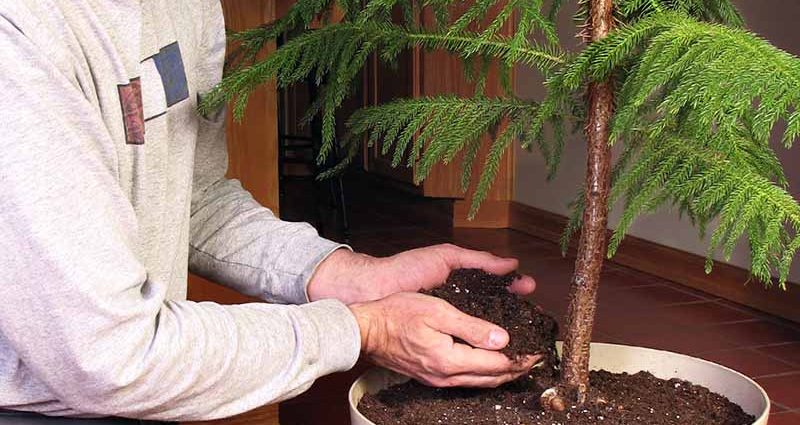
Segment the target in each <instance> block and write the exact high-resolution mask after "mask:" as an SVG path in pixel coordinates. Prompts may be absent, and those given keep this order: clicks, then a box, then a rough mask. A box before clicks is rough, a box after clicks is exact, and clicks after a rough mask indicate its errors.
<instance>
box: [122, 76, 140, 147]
mask: <svg viewBox="0 0 800 425" xmlns="http://www.w3.org/2000/svg"><path fill="white" fill-rule="evenodd" d="M117 89H118V91H119V103H120V106H121V107H122V122H123V124H124V126H125V142H126V143H127V144H129V145H143V144H144V108H143V106H142V81H141V79H140V78H139V77H136V78H134V79H132V80H130V82H129V83H128V84H125V85H119V86H117Z"/></svg>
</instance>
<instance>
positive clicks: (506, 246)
mask: <svg viewBox="0 0 800 425" xmlns="http://www.w3.org/2000/svg"><path fill="white" fill-rule="evenodd" d="M451 238H452V239H453V243H456V244H459V245H463V246H467V247H472V248H475V249H481V250H484V251H490V252H496V251H498V250H504V251H506V252H509V251H514V250H517V251H524V250H527V249H537V248H538V249H539V250H546V251H548V252H553V253H555V252H557V250H556V249H554V246H553V244H551V243H548V242H546V241H543V240H541V239H534V238H531V237H530V235H527V234H525V233H522V232H517V231H514V230H508V229H463V228H456V229H452V233H451Z"/></svg>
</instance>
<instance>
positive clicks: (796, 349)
mask: <svg viewBox="0 0 800 425" xmlns="http://www.w3.org/2000/svg"><path fill="white" fill-rule="evenodd" d="M758 351H760V352H762V353H766V354H769V355H770V356H773V357H777V358H779V359H781V360H783V361H785V362H789V363H791V364H793V365H795V366H797V367H800V342H793V343H789V344H781V345H771V346H768V347H760V348H758ZM798 386H799V387H800V384H799V385H798Z"/></svg>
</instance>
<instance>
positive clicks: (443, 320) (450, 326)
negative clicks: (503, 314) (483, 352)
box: [429, 300, 509, 350]
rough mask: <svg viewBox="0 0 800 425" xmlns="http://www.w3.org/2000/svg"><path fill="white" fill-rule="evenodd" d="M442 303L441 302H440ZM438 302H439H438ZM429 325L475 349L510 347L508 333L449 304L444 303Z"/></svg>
mask: <svg viewBox="0 0 800 425" xmlns="http://www.w3.org/2000/svg"><path fill="white" fill-rule="evenodd" d="M439 301H441V300H439ZM437 302H438V301H437ZM431 319H433V320H431V321H430V323H429V325H430V326H431V327H432V328H434V329H436V330H437V331H439V332H442V333H444V334H447V335H452V336H454V337H457V338H460V339H462V340H464V341H466V342H467V343H468V344H470V345H472V346H473V347H479V348H485V349H487V350H500V349H502V348H503V347H505V346H506V345H508V338H509V337H508V332H506V330H505V329H503V328H501V327H499V326H497V325H494V324H492V323H489V322H487V321H485V320H482V319H478V318H477V317H472V316H470V315H468V314H465V313H462V312H461V311H459V310H458V309H457V308H455V307H453V306H452V305H450V304H449V303H447V302H445V301H442V302H441V303H440V304H439V305H438V308H437V311H436V314H434V315H433V316H432V317H431Z"/></svg>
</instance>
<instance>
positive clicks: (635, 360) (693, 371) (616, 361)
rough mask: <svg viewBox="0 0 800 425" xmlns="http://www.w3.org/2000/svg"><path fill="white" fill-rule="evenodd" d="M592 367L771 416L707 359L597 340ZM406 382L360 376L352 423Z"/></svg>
mask: <svg viewBox="0 0 800 425" xmlns="http://www.w3.org/2000/svg"><path fill="white" fill-rule="evenodd" d="M560 348H561V346H560V344H559V350H560ZM590 367H591V368H592V369H593V370H600V369H605V370H607V371H609V372H616V373H621V372H628V373H636V372H639V371H642V370H646V371H648V372H650V373H652V374H653V375H655V376H656V377H658V378H661V379H671V378H678V379H683V380H686V381H690V382H692V383H694V384H698V385H702V386H704V387H707V388H709V389H710V390H711V391H714V392H716V393H718V394H722V395H724V396H725V397H728V399H729V400H731V401H732V402H734V403H736V404H738V405H740V406H742V409H744V411H745V412H747V413H749V414H751V415H753V416H755V417H756V421H755V422H753V425H766V424H767V419H768V418H769V411H770V402H769V397H767V393H766V392H765V391H764V389H763V388H761V387H760V386H759V385H758V384H756V383H755V382H754V381H753V380H752V379H750V378H748V377H746V376H744V375H742V374H741V373H739V372H736V371H735V370H732V369H728V368H727V367H724V366H720V365H718V364H715V363H711V362H709V361H706V360H702V359H697V358H694V357H689V356H686V355H683V354H676V353H670V352H668V351H659V350H652V349H649V348H641V347H630V346H626V345H617V344H600V343H595V344H592V351H591V362H590ZM406 381H408V378H407V377H405V376H401V375H398V374H396V373H393V372H390V371H387V370H385V369H379V368H376V369H372V370H370V371H368V372H366V373H365V374H364V375H362V376H361V377H360V378H358V380H356V382H355V383H354V384H353V386H352V387H351V388H350V394H349V400H350V418H351V423H352V424H353V425H375V424H374V423H373V422H371V421H370V420H368V419H367V418H365V417H364V415H362V414H361V413H360V412H359V411H358V410H357V409H356V407H357V406H358V402H359V401H361V397H362V396H363V395H364V394H366V393H369V394H375V393H377V392H378V391H380V390H382V389H384V388H386V387H389V386H391V385H395V384H400V383H403V382H406ZM421 425H422V424H421Z"/></svg>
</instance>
